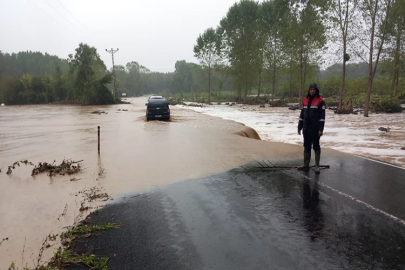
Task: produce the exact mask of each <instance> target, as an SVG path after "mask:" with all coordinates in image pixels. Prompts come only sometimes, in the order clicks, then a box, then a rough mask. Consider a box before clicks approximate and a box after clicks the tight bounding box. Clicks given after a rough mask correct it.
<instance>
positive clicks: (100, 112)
mask: <svg viewBox="0 0 405 270" xmlns="http://www.w3.org/2000/svg"><path fill="white" fill-rule="evenodd" d="M102 113H104V114H108V113H106V112H105V111H93V112H91V114H98V115H100V114H102Z"/></svg>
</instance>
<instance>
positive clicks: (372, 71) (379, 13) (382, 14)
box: [356, 0, 391, 117]
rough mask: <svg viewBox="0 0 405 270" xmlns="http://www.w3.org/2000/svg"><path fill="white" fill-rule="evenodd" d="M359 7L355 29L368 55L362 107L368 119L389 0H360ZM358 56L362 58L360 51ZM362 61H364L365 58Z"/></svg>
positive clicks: (385, 36) (382, 43) (385, 34)
mask: <svg viewBox="0 0 405 270" xmlns="http://www.w3.org/2000/svg"><path fill="white" fill-rule="evenodd" d="M359 7H360V11H361V14H362V18H363V21H361V22H360V23H359V24H358V25H357V27H356V28H357V30H358V31H361V32H359V33H358V37H359V41H360V42H361V44H362V45H363V46H364V48H366V49H365V50H364V52H366V53H367V54H368V85H367V91H366V98H365V106H364V116H365V117H368V113H369V109H370V98H371V92H372V88H373V80H374V78H375V75H376V72H377V67H378V64H379V61H380V56H381V53H382V51H383V47H384V42H385V41H386V38H387V32H388V18H389V14H390V9H391V0H386V1H381V0H360V3H359ZM359 55H360V56H361V57H362V56H363V55H362V51H360V52H359ZM362 59H364V60H365V57H364V58H362ZM365 62H367V61H365Z"/></svg>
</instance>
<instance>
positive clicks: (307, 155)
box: [298, 152, 311, 171]
mask: <svg viewBox="0 0 405 270" xmlns="http://www.w3.org/2000/svg"><path fill="white" fill-rule="evenodd" d="M310 161H311V152H309V153H306V152H304V165H302V166H300V167H298V170H299V171H308V170H309V162H310Z"/></svg>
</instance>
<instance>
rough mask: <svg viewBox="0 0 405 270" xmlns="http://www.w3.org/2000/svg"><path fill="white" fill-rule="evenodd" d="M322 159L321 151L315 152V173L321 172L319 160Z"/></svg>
mask: <svg viewBox="0 0 405 270" xmlns="http://www.w3.org/2000/svg"><path fill="white" fill-rule="evenodd" d="M320 159H321V151H316V152H315V169H314V170H315V173H316V174H319V173H320V172H321V171H320V170H319V160H320Z"/></svg>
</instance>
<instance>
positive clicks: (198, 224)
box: [69, 156, 405, 269]
mask: <svg viewBox="0 0 405 270" xmlns="http://www.w3.org/2000/svg"><path fill="white" fill-rule="evenodd" d="M321 163H322V164H329V165H330V166H331V168H330V169H327V170H322V171H321V174H320V175H319V176H317V175H315V174H314V172H313V171H310V172H298V171H296V170H284V171H280V170H278V171H271V170H267V169H266V170H261V169H257V168H255V167H257V166H258V165H257V164H255V163H252V164H248V165H246V166H244V167H242V168H237V169H234V170H231V171H229V172H226V173H222V174H218V175H211V176H209V177H205V178H202V179H193V180H187V181H183V182H179V183H176V184H172V185H168V186H165V187H160V188H157V189H155V190H150V191H148V192H144V193H141V194H130V195H128V196H127V197H125V198H122V199H121V200H119V201H118V202H115V203H113V204H110V205H108V206H107V207H105V208H104V209H102V210H101V211H100V212H99V214H98V215H95V214H91V215H90V217H91V220H92V221H93V222H98V221H102V222H116V223H122V224H123V226H122V227H121V228H118V229H113V230H109V231H104V232H100V234H99V235H98V236H96V237H90V238H86V239H79V240H78V241H76V242H75V244H74V251H75V252H77V253H82V252H90V253H93V254H95V255H97V256H99V257H102V256H107V257H110V259H109V261H108V266H109V269H405V222H404V221H403V220H405V211H404V209H405V196H404V194H405V170H403V169H398V168H395V167H392V166H389V165H385V164H381V163H376V162H373V161H370V160H366V159H361V158H357V157H352V156H346V157H345V158H343V157H339V158H336V157H334V158H333V157H329V158H325V159H323V160H322V162H321ZM283 165H286V164H283ZM69 269H85V268H81V266H71V267H70V268H69Z"/></svg>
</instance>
